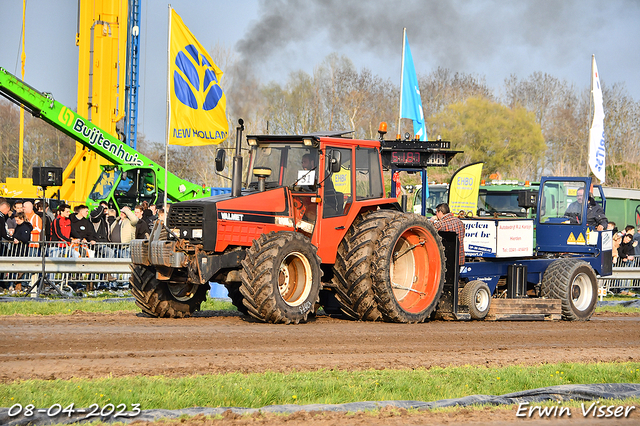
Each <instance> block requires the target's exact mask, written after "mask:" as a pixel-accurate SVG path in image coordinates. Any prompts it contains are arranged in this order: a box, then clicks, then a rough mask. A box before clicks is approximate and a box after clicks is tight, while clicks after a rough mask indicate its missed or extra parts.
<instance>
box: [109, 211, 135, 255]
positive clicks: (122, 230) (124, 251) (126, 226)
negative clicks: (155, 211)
mask: <svg viewBox="0 0 640 426" xmlns="http://www.w3.org/2000/svg"><path fill="white" fill-rule="evenodd" d="M137 224H138V218H137V217H136V215H135V214H134V213H133V212H132V211H131V209H130V208H129V207H127V206H124V207H123V208H122V209H121V210H120V217H119V218H118V219H117V220H116V221H115V222H113V224H112V225H111V241H113V242H114V243H121V244H122V248H121V249H120V253H119V257H130V256H131V254H130V253H131V252H130V251H129V247H128V246H126V244H129V243H130V242H131V240H133V239H134V238H135V237H136V225H137Z"/></svg>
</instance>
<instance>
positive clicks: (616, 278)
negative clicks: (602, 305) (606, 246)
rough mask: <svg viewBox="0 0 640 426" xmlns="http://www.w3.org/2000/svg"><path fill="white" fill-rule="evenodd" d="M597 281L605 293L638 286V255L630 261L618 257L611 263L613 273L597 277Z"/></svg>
mask: <svg viewBox="0 0 640 426" xmlns="http://www.w3.org/2000/svg"><path fill="white" fill-rule="evenodd" d="M598 281H599V283H598V284H599V285H600V287H603V288H604V289H605V290H606V292H607V294H609V293H618V292H620V291H622V290H624V289H636V288H640V256H634V258H633V260H632V261H631V262H626V261H624V262H623V261H622V260H621V259H618V260H617V261H616V263H614V264H613V273H612V274H611V275H609V276H608V277H599V278H598Z"/></svg>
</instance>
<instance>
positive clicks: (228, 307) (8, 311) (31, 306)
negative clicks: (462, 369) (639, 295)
mask: <svg viewBox="0 0 640 426" xmlns="http://www.w3.org/2000/svg"><path fill="white" fill-rule="evenodd" d="M128 297H131V295H128ZM105 298H109V299H111V300H110V302H109V303H106V302H103V301H104V299H105ZM113 299H114V298H113V297H110V295H102V296H101V297H98V298H85V299H78V300H74V301H68V300H55V299H52V300H50V301H47V302H36V301H31V300H27V301H16V302H3V303H0V316H2V315H16V314H19V315H70V314H73V313H74V312H76V311H84V312H106V313H109V312H123V311H124V312H140V308H138V307H137V306H136V304H135V302H133V301H127V300H123V301H113ZM634 299H636V298H632V297H624V296H622V297H607V298H605V299H604V300H627V301H628V300H634ZM98 302H103V303H98ZM200 309H201V310H203V311H236V310H237V309H236V307H235V306H233V304H232V303H231V302H226V301H223V300H220V299H212V298H207V300H205V301H204V302H203V303H202V306H201V308H200ZM596 312H621V313H640V308H630V307H624V306H621V305H616V306H600V307H597V308H596Z"/></svg>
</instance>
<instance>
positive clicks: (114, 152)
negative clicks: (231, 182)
mask: <svg viewBox="0 0 640 426" xmlns="http://www.w3.org/2000/svg"><path fill="white" fill-rule="evenodd" d="M0 94H2V95H3V96H4V97H6V98H7V99H9V100H10V101H12V102H14V103H16V104H17V105H22V106H23V107H24V108H25V109H26V110H27V111H29V112H30V113H31V114H32V115H33V116H35V117H39V118H41V119H42V120H44V121H46V122H47V123H49V124H51V125H52V126H53V127H55V128H56V129H58V130H60V131H61V132H63V133H65V134H67V135H68V136H70V137H71V138H73V139H74V140H76V141H78V142H79V143H81V144H82V145H84V146H85V147H87V148H88V149H91V150H92V151H94V152H96V153H97V154H98V155H100V156H102V157H104V158H106V159H107V160H109V161H110V162H111V163H112V164H113V165H108V166H103V168H102V173H101V174H100V176H99V177H98V180H97V182H96V183H95V185H94V186H93V190H92V191H91V193H90V194H89V198H88V199H87V205H88V206H89V208H93V207H95V206H97V205H99V204H100V202H101V201H106V202H107V203H109V205H110V206H113V207H114V208H116V209H117V210H118V211H119V210H120V208H121V207H123V206H129V207H131V208H133V207H134V206H135V205H137V204H140V203H141V202H143V201H147V202H149V203H150V204H151V203H155V202H157V201H161V200H163V199H164V192H165V191H166V193H167V198H168V200H169V201H171V202H177V201H185V200H190V199H194V198H202V197H208V196H209V195H211V188H210V187H203V186H200V185H196V184H193V183H191V182H188V181H186V180H184V179H181V178H179V177H178V176H176V175H174V174H172V173H168V177H167V187H166V188H165V182H164V174H165V169H164V168H163V167H161V166H160V165H159V164H157V163H155V162H153V161H152V160H150V159H149V158H147V157H146V156H144V155H143V154H141V153H140V152H138V151H136V150H135V149H134V148H132V147H130V146H128V145H127V144H126V143H124V142H122V141H120V140H119V139H118V138H117V137H115V136H113V135H110V134H109V133H107V132H105V131H104V130H102V129H101V128H99V127H98V126H96V125H94V124H92V123H91V122H90V121H89V120H88V119H86V118H85V117H82V116H81V115H79V114H77V113H75V112H74V111H72V110H71V109H70V108H68V107H66V106H65V105H63V104H61V103H60V102H58V101H56V100H55V99H54V98H53V96H52V95H51V94H50V93H43V92H39V91H38V90H36V89H34V88H33V87H31V86H29V85H28V84H26V83H24V82H23V81H21V80H20V79H19V78H17V77H16V76H14V75H13V74H11V73H9V72H8V71H7V70H5V69H4V68H2V67H0ZM77 178H81V177H77Z"/></svg>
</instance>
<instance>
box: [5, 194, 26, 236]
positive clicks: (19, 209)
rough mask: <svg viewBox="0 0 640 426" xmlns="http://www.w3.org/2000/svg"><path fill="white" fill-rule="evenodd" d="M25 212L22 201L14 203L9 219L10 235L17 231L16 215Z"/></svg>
mask: <svg viewBox="0 0 640 426" xmlns="http://www.w3.org/2000/svg"><path fill="white" fill-rule="evenodd" d="M22 211H23V208H22V201H20V200H18V201H16V202H15V203H13V208H12V209H11V210H10V211H9V217H8V218H7V227H8V228H9V235H13V232H14V230H15V229H16V219H15V217H16V213H20V212H22Z"/></svg>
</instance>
